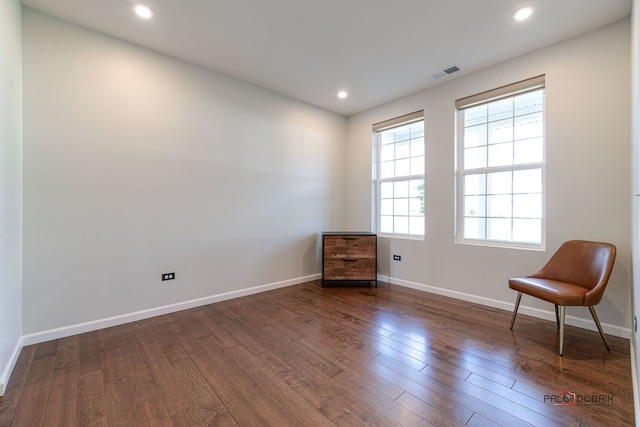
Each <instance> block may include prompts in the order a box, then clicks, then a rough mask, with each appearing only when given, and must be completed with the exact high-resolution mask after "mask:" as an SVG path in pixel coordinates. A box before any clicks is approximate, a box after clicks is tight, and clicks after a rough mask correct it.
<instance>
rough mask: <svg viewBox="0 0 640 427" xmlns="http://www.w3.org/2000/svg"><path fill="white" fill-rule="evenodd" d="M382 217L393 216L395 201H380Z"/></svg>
mask: <svg viewBox="0 0 640 427" xmlns="http://www.w3.org/2000/svg"><path fill="white" fill-rule="evenodd" d="M380 215H393V199H384V200H380Z"/></svg>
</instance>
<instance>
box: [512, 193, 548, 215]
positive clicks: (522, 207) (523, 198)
mask: <svg viewBox="0 0 640 427" xmlns="http://www.w3.org/2000/svg"><path fill="white" fill-rule="evenodd" d="M513 217H514V218H542V194H519V195H515V196H513Z"/></svg>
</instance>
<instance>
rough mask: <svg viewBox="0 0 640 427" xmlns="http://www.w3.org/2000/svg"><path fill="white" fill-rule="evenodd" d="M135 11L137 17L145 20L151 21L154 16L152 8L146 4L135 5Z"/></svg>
mask: <svg viewBox="0 0 640 427" xmlns="http://www.w3.org/2000/svg"><path fill="white" fill-rule="evenodd" d="M133 11H134V12H135V13H136V15H138V16H139V17H140V18H143V19H149V18H151V17H152V16H153V11H152V10H151V8H150V7H149V6H146V5H144V4H136V5H134V6H133Z"/></svg>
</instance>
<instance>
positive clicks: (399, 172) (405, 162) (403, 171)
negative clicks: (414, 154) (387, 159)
mask: <svg viewBox="0 0 640 427" xmlns="http://www.w3.org/2000/svg"><path fill="white" fill-rule="evenodd" d="M395 164H396V173H395V175H394V176H409V175H410V174H411V159H402V160H396V161H395Z"/></svg>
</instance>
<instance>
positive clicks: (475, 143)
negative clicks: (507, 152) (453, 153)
mask: <svg viewBox="0 0 640 427" xmlns="http://www.w3.org/2000/svg"><path fill="white" fill-rule="evenodd" d="M481 145H487V125H486V124H484V123H483V124H481V125H478V126H472V127H468V128H465V129H464V148H471V147H479V146H481Z"/></svg>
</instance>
